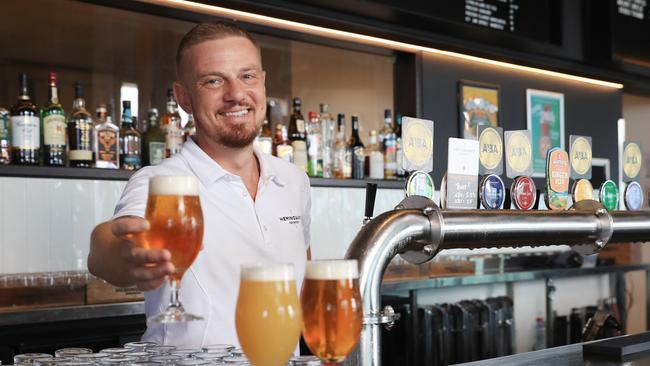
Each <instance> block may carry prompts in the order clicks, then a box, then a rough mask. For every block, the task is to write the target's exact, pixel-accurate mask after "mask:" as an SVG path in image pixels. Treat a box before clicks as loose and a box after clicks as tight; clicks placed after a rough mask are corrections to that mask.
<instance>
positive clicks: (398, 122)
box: [395, 114, 406, 179]
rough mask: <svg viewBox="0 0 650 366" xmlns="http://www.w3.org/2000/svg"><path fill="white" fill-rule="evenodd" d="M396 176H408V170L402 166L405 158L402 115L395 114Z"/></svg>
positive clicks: (401, 177)
mask: <svg viewBox="0 0 650 366" xmlns="http://www.w3.org/2000/svg"><path fill="white" fill-rule="evenodd" d="M395 136H396V137H397V139H396V140H395V176H396V177H397V178H399V179H404V178H406V172H405V171H404V168H403V166H402V161H403V160H404V148H403V146H402V115H401V114H397V115H395Z"/></svg>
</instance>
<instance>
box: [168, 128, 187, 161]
mask: <svg viewBox="0 0 650 366" xmlns="http://www.w3.org/2000/svg"><path fill="white" fill-rule="evenodd" d="M165 144H166V145H167V147H166V148H167V157H168V158H169V157H172V156H174V155H176V154H178V153H179V152H180V151H181V148H182V147H183V130H182V129H180V128H178V127H177V126H176V123H170V124H169V125H167V126H166V127H165Z"/></svg>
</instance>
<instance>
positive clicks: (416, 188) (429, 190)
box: [404, 170, 436, 200]
mask: <svg viewBox="0 0 650 366" xmlns="http://www.w3.org/2000/svg"><path fill="white" fill-rule="evenodd" d="M435 189H436V188H435V185H434V183H433V179H432V178H431V176H430V175H429V174H427V173H425V172H423V171H421V170H416V171H414V172H413V173H411V175H409V178H408V180H407V181H406V187H405V188H404V190H405V192H406V197H411V196H423V197H426V198H428V199H430V200H433V191H435Z"/></svg>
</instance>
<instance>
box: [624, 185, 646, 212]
mask: <svg viewBox="0 0 650 366" xmlns="http://www.w3.org/2000/svg"><path fill="white" fill-rule="evenodd" d="M623 202H625V207H626V208H627V209H628V210H629V211H639V210H640V209H641V206H643V188H641V185H640V184H639V183H638V182H630V183H628V184H627V186H626V187H625V194H623Z"/></svg>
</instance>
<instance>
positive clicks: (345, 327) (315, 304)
mask: <svg viewBox="0 0 650 366" xmlns="http://www.w3.org/2000/svg"><path fill="white" fill-rule="evenodd" d="M300 303H301V305H302V311H303V323H304V330H303V336H304V338H305V343H307V346H308V347H309V349H310V350H311V351H312V352H313V353H314V355H316V356H318V358H320V359H321V360H322V361H323V363H324V364H325V365H336V364H338V363H341V362H342V361H343V360H344V359H345V357H346V356H347V355H348V354H349V353H350V352H352V350H353V349H354V347H355V346H356V345H357V342H358V341H359V334H360V333H361V326H362V321H363V306H362V304H361V295H360V294H359V269H358V265H357V261H356V260H323V261H311V262H307V272H306V274H305V282H304V283H303V285H302V291H301V293H300Z"/></svg>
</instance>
